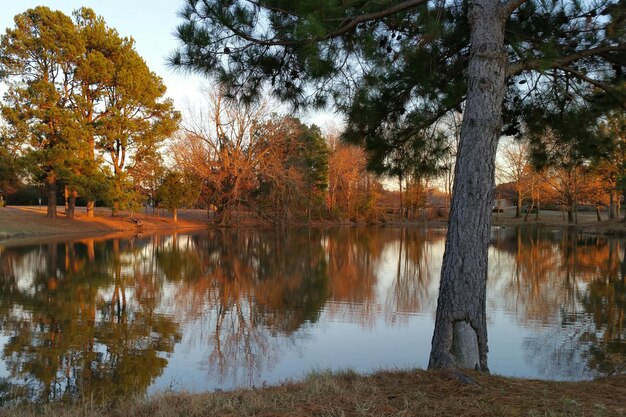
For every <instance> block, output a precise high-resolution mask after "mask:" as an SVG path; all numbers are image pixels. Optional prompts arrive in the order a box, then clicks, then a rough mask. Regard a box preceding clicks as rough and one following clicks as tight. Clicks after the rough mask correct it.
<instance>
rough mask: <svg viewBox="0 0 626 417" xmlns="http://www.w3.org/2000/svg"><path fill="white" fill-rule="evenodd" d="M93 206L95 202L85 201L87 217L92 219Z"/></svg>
mask: <svg viewBox="0 0 626 417" xmlns="http://www.w3.org/2000/svg"><path fill="white" fill-rule="evenodd" d="M95 206H96V202H95V200H87V217H93V215H94V207H95Z"/></svg>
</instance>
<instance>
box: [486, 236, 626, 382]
mask: <svg viewBox="0 0 626 417" xmlns="http://www.w3.org/2000/svg"><path fill="white" fill-rule="evenodd" d="M494 247H495V249H496V251H500V252H504V253H509V254H510V255H511V257H512V259H513V263H514V268H508V267H507V266H506V263H504V265H503V270H501V271H494V273H492V274H491V276H490V284H489V285H490V290H491V291H493V294H494V295H493V297H494V299H499V300H502V301H501V302H502V303H504V306H503V308H504V309H505V310H507V311H511V312H514V313H515V314H516V315H517V317H518V320H519V321H520V322H521V323H523V325H524V326H526V327H530V326H534V327H535V328H536V329H537V330H538V332H537V336H535V337H534V338H529V339H528V340H527V341H526V346H525V347H526V349H527V358H528V360H529V361H532V362H533V363H535V366H536V367H537V368H538V369H543V370H544V371H545V372H547V373H548V374H547V375H548V376H552V377H556V376H560V377H563V378H571V377H573V376H581V375H597V374H607V373H610V372H614V371H616V370H618V368H620V366H623V364H626V332H625V330H624V327H625V326H624V325H625V324H626V319H625V317H624V316H625V314H624V312H625V311H626V285H624V279H625V277H626V275H625V274H624V266H623V265H624V256H620V253H621V252H622V251H623V250H626V245H624V242H623V241H621V240H617V239H607V238H603V237H596V236H579V235H578V233H577V232H575V231H574V233H572V231H571V230H570V229H563V230H561V231H555V230H549V229H542V228H518V229H511V230H510V231H509V232H508V233H507V234H506V236H505V237H500V238H499V239H496V242H495V243H494ZM507 269H509V270H510V271H512V273H511V274H510V275H507V274H506V273H505V271H506V270H507Z"/></svg>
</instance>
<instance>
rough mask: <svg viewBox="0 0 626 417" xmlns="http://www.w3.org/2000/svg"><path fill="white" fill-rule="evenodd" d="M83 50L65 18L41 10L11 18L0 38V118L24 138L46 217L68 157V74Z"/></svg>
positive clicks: (51, 213)
mask: <svg viewBox="0 0 626 417" xmlns="http://www.w3.org/2000/svg"><path fill="white" fill-rule="evenodd" d="M83 50H84V45H83V43H82V41H81V39H80V37H79V35H78V31H77V30H76V28H75V26H74V24H73V23H72V21H71V19H70V18H69V17H67V16H65V15H64V14H63V13H61V12H54V11H51V10H50V9H48V8H47V7H37V8H34V9H30V10H28V11H27V12H25V13H22V14H20V15H17V16H16V17H15V28H13V29H7V31H6V34H5V35H3V36H2V37H1V38H0V79H4V80H6V81H7V82H8V85H9V89H8V91H7V93H6V94H5V97H4V103H3V105H2V114H3V116H4V118H5V119H6V121H7V123H8V124H9V126H10V127H11V128H12V130H13V134H12V136H14V137H16V138H17V137H25V138H28V139H27V140H28V145H29V148H30V150H31V152H30V153H29V154H30V158H29V160H30V162H31V164H30V171H31V173H32V174H33V175H34V176H35V177H36V178H38V179H39V180H40V181H42V182H44V183H45V184H46V189H47V195H48V217H56V196H57V182H58V179H59V171H63V169H64V168H65V167H67V166H69V165H72V163H71V162H70V159H73V158H74V157H73V155H72V152H73V150H74V149H75V145H76V144H75V143H73V142H72V141H73V140H74V138H75V136H76V135H75V131H76V128H77V126H76V123H75V122H74V120H73V119H72V117H71V110H70V101H71V95H72V92H73V89H74V85H73V83H72V80H73V78H72V73H73V63H74V62H75V61H76V59H77V57H78V56H79V55H80V54H81V53H82V51H83Z"/></svg>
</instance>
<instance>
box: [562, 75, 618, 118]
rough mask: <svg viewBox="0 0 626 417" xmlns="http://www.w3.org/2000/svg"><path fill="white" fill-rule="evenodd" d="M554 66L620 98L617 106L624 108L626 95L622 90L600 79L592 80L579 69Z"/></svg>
mask: <svg viewBox="0 0 626 417" xmlns="http://www.w3.org/2000/svg"><path fill="white" fill-rule="evenodd" d="M555 68H557V69H560V70H562V71H565V72H568V73H570V74H572V75H573V76H575V77H577V78H580V79H581V80H583V81H585V82H587V83H589V84H591V85H593V86H595V87H598V88H599V89H601V90H604V91H605V92H607V93H608V94H611V95H613V96H615V97H618V98H621V100H618V103H619V106H620V107H621V108H622V109H624V110H626V97H625V96H624V94H623V93H622V92H620V91H619V90H617V89H615V88H613V87H612V86H611V85H609V84H605V83H603V82H601V81H598V80H594V79H593V78H590V77H588V76H586V75H585V74H583V73H582V72H580V71H576V70H575V69H574V68H571V67H568V66H565V65H557V66H555Z"/></svg>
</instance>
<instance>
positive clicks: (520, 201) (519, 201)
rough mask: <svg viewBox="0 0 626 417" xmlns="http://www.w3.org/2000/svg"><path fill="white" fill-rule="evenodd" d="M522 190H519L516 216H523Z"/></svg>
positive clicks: (517, 217)
mask: <svg viewBox="0 0 626 417" xmlns="http://www.w3.org/2000/svg"><path fill="white" fill-rule="evenodd" d="M521 210H522V190H517V207H515V218H516V219H519V218H520V217H522V212H521Z"/></svg>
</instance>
